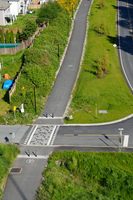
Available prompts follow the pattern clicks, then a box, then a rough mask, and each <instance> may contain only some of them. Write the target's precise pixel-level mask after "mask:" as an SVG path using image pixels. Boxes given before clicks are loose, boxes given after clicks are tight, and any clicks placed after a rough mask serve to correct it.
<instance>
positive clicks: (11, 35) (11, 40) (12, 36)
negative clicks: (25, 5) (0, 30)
mask: <svg viewBox="0 0 133 200" xmlns="http://www.w3.org/2000/svg"><path fill="white" fill-rule="evenodd" d="M10 42H11V43H15V41H14V33H13V31H12V30H11V32H10Z"/></svg>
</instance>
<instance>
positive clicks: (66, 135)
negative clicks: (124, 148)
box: [64, 134, 124, 137]
mask: <svg viewBox="0 0 133 200" xmlns="http://www.w3.org/2000/svg"><path fill="white" fill-rule="evenodd" d="M64 136H112V137H113V136H115V137H116V136H119V135H113V134H112V135H111V134H107V135H103V134H64ZM122 136H124V135H122Z"/></svg>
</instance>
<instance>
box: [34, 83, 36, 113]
mask: <svg viewBox="0 0 133 200" xmlns="http://www.w3.org/2000/svg"><path fill="white" fill-rule="evenodd" d="M34 101H35V113H36V114H37V111H36V86H34Z"/></svg>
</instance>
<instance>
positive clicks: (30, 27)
mask: <svg viewBox="0 0 133 200" xmlns="http://www.w3.org/2000/svg"><path fill="white" fill-rule="evenodd" d="M36 29H37V25H36V23H35V21H33V20H31V19H30V20H27V21H26V24H25V28H24V29H23V32H22V34H21V39H22V40H27V39H28V37H31V36H32V35H33V34H34V33H35V31H36Z"/></svg>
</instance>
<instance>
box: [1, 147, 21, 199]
mask: <svg viewBox="0 0 133 200" xmlns="http://www.w3.org/2000/svg"><path fill="white" fill-rule="evenodd" d="M18 153H19V149H18V148H17V147H16V146H14V145H11V144H9V145H3V144H0V154H2V156H0V199H1V197H2V194H3V190H4V185H5V182H6V178H7V176H8V173H9V168H10V167H11V166H12V164H13V162H14V160H15V158H16V156H17V154H18Z"/></svg>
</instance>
